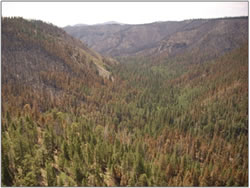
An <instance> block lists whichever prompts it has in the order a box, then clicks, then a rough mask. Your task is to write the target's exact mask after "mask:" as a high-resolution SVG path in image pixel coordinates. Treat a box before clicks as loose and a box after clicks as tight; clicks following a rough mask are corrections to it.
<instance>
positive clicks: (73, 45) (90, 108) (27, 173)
mask: <svg viewBox="0 0 250 188" xmlns="http://www.w3.org/2000/svg"><path fill="white" fill-rule="evenodd" d="M100 66H102V67H103V69H105V70H107V71H108V72H110V75H112V79H111V77H109V78H107V77H102V76H101V75H100V72H98V71H99V69H98V67H100ZM1 80H2V92H1V97H2V103H1V111H2V113H1V130H2V132H1V156H2V159H1V162H2V164H1V172H2V173H1V176H2V177H1V180H2V182H1V185H2V186H248V42H245V43H242V44H241V46H240V47H237V48H235V49H232V50H230V51H228V52H225V53H223V54H217V55H216V56H212V57H211V56H209V52H206V53H204V54H202V53H200V52H199V53H197V51H196V50H195V49H194V50H193V51H192V50H189V51H187V52H181V53H179V54H178V55H173V56H167V57H166V56H162V57H158V58H155V57H151V58H147V57H142V56H140V57H139V56H133V57H129V56H128V57H117V58H116V60H113V59H111V58H110V59H109V58H107V57H102V56H100V55H99V54H97V53H94V52H92V51H91V50H89V49H87V47H85V46H83V44H82V43H81V42H80V41H78V40H75V39H72V38H71V37H70V36H68V34H66V33H65V32H64V31H63V30H61V29H59V28H57V27H56V26H53V25H49V24H47V23H43V22H41V21H27V20H24V19H22V18H2V79H1Z"/></svg>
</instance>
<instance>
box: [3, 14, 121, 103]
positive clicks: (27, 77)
mask: <svg viewBox="0 0 250 188" xmlns="http://www.w3.org/2000/svg"><path fill="white" fill-rule="evenodd" d="M116 63H117V62H116V61H114V60H112V59H110V58H105V57H102V56H101V55H99V54H98V53H96V52H94V51H92V50H90V49H89V48H87V47H86V46H85V45H84V44H83V43H81V42H80V41H78V40H76V39H74V38H72V37H71V36H69V35H68V34H66V33H65V31H63V30H62V29H59V28H57V27H55V26H53V25H49V24H46V23H43V22H41V21H27V20H24V19H22V18H3V19H2V71H3V74H2V88H3V90H2V96H4V97H7V96H9V97H10V96H16V97H19V95H24V94H25V92H21V91H23V90H25V89H24V88H29V90H32V91H33V92H32V93H37V95H40V94H41V91H44V92H45V93H47V95H49V96H51V97H52V98H53V97H57V98H58V97H62V96H65V95H69V96H70V94H72V93H75V94H76V95H79V97H80V93H81V92H80V91H81V88H82V89H83V88H85V89H86V88H89V87H93V86H94V85H101V84H103V83H104V82H106V81H109V80H113V77H112V76H111V72H109V71H108V70H107V69H108V68H110V66H112V65H114V64H116ZM105 80H106V81H105ZM23 87H24V88H23ZM12 88H15V89H16V90H17V92H14V93H11V92H12V91H11V90H12ZM78 90H80V91H78ZM27 91H28V90H27ZM83 96H84V95H83ZM83 96H81V97H83ZM43 97H46V96H43ZM51 97H49V98H51ZM24 98H25V96H24ZM49 98H48V100H49ZM27 100H28V99H27ZM51 100H52V101H54V100H53V99H51ZM18 102H20V101H18ZM21 103H22V104H23V103H25V102H21ZM4 104H5V103H4ZM20 105H21V104H20ZM14 106H15V105H14ZM42 106H43V105H41V107H42ZM43 107H44V106H43Z"/></svg>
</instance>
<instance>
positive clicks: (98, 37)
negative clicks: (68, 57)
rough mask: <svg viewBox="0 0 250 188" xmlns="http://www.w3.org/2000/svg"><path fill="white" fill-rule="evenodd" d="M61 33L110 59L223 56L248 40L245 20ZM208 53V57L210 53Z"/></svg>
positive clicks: (70, 29)
mask: <svg viewBox="0 0 250 188" xmlns="http://www.w3.org/2000/svg"><path fill="white" fill-rule="evenodd" d="M64 30H65V31H66V32H67V33H69V34H70V35H72V36H74V37H76V38H79V39H80V40H82V41H84V42H86V43H87V44H88V45H89V46H90V47H91V48H93V49H95V50H97V51H98V52H100V53H102V54H108V55H111V56H126V55H136V54H137V55H144V56H148V55H159V54H165V55H169V54H176V53H178V52H182V51H184V50H188V51H190V50H193V49H195V47H196V46H199V47H201V48H199V49H195V50H199V52H200V51H208V50H209V51H210V52H211V53H218V54H219V53H224V52H225V51H228V50H231V49H234V48H237V47H239V45H240V44H242V42H244V41H245V40H246V39H247V36H248V35H247V31H248V17H239V18H237V17H236V18H221V19H198V20H185V21H181V22H156V23H151V24H144V25H119V24H114V25H97V26H75V27H74V26H72V27H65V28H64ZM210 52H209V53H210Z"/></svg>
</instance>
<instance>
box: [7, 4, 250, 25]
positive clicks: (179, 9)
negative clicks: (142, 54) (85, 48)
mask: <svg viewBox="0 0 250 188" xmlns="http://www.w3.org/2000/svg"><path fill="white" fill-rule="evenodd" d="M2 15H3V16H21V17H24V18H27V19H39V20H43V21H46V22H49V23H53V24H55V25H57V26H59V27H64V26H66V25H74V24H79V23H82V24H96V23H103V22H107V21H117V22H121V23H129V24H141V23H150V22H155V21H180V20H185V19H191V18H218V17H229V16H248V2H2Z"/></svg>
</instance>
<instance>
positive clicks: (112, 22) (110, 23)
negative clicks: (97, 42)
mask: <svg viewBox="0 0 250 188" xmlns="http://www.w3.org/2000/svg"><path fill="white" fill-rule="evenodd" d="M113 24H118V25H125V24H123V23H120V22H116V21H109V22H104V23H99V24H94V25H113Z"/></svg>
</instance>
